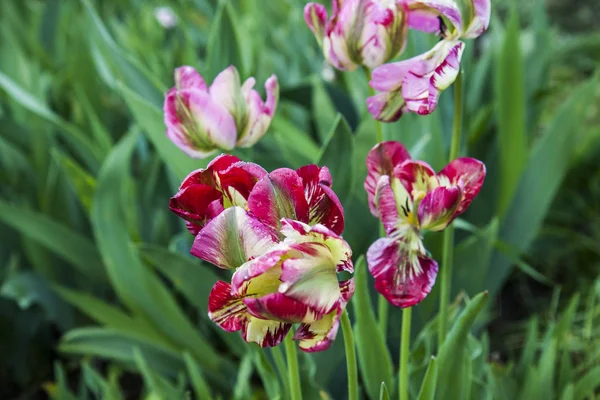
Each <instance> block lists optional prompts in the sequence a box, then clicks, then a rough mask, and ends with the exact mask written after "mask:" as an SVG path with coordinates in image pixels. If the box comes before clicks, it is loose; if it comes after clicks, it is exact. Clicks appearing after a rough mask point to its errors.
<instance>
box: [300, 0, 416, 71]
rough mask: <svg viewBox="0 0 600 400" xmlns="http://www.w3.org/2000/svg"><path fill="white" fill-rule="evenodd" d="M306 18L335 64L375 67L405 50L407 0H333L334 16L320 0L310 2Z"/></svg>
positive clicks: (344, 66) (337, 65) (348, 67)
mask: <svg viewBox="0 0 600 400" xmlns="http://www.w3.org/2000/svg"><path fill="white" fill-rule="evenodd" d="M304 18H305V20H306V23H307V24H308V27H309V28H310V30H311V31H312V32H313V33H314V34H315V37H316V38H317V41H318V42H319V45H321V46H322V48H323V53H324V55H325V59H326V60H327V61H328V62H329V63H330V64H331V65H332V66H334V67H335V68H337V69H340V70H348V71H352V70H354V69H356V68H358V67H359V66H361V65H363V66H365V67H367V68H375V67H377V66H379V65H381V64H383V63H385V62H387V61H389V60H390V59H392V58H394V57H396V56H397V55H398V54H400V53H401V52H402V50H403V49H404V47H405V45H406V34H407V31H408V23H407V18H406V8H405V4H404V1H394V0H333V10H332V16H331V18H330V19H329V21H327V10H326V9H325V7H324V6H323V5H321V4H317V3H309V4H307V5H306V7H305V8H304Z"/></svg>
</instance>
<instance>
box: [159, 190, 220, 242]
mask: <svg viewBox="0 0 600 400" xmlns="http://www.w3.org/2000/svg"><path fill="white" fill-rule="evenodd" d="M220 199H221V193H220V192H219V191H218V190H216V189H214V188H212V187H210V186H208V185H192V186H188V187H186V188H184V189H182V190H180V191H179V192H177V194H175V196H173V197H171V199H170V200H169V209H170V210H171V211H172V212H173V213H175V214H176V215H178V216H179V217H181V218H183V219H184V220H186V221H187V222H189V223H191V224H192V229H190V231H191V232H192V233H193V234H195V233H197V230H199V229H201V228H202V227H203V226H204V225H206V224H207V223H208V221H210V219H212V218H213V217H214V215H213V214H214V207H215V206H214V205H212V203H213V202H215V201H217V203H219V204H220ZM211 205H212V206H211ZM211 207H212V208H213V209H211ZM194 225H195V227H193V226H194Z"/></svg>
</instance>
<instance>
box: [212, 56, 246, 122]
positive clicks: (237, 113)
mask: <svg viewBox="0 0 600 400" xmlns="http://www.w3.org/2000/svg"><path fill="white" fill-rule="evenodd" d="M208 92H209V93H210V97H211V99H213V101H214V102H215V103H217V104H220V105H221V106H223V107H224V108H225V109H227V111H229V113H230V114H231V115H232V116H233V117H234V118H235V120H236V125H237V128H238V130H240V126H239V122H240V118H244V117H245V114H246V103H245V101H244V99H243V98H242V95H241V94H242V88H241V82H240V75H239V74H238V71H237V69H236V68H235V67H234V66H233V65H230V66H229V67H227V68H226V69H224V70H223V71H221V72H220V73H219V74H218V75H217V76H216V78H215V80H214V81H213V83H212V85H210V88H209V89H208Z"/></svg>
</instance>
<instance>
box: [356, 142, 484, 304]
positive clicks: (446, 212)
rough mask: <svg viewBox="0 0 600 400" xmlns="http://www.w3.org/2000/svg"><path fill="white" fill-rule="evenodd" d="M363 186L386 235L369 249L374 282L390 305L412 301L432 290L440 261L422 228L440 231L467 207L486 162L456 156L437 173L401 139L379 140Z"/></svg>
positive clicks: (372, 153)
mask: <svg viewBox="0 0 600 400" xmlns="http://www.w3.org/2000/svg"><path fill="white" fill-rule="evenodd" d="M367 169H368V175H367V178H366V179H365V190H366V191H367V196H368V199H369V205H370V206H371V212H372V213H373V214H374V215H375V216H377V217H379V218H380V219H381V221H382V223H383V226H384V228H385V232H386V234H387V237H385V238H381V239H378V240H377V241H375V243H373V244H372V245H371V247H370V248H369V250H368V252H367V263H368V265H369V270H370V272H371V274H372V275H373V277H374V278H375V288H376V289H377V291H378V292H379V293H381V294H382V295H383V296H384V297H385V298H386V299H387V300H388V301H389V302H390V303H391V304H392V305H394V306H397V307H402V308H405V307H411V306H413V305H415V304H417V303H419V302H420V301H422V300H423V299H424V298H425V297H426V296H427V294H429V292H430V291H431V288H432V287H433V284H434V283H435V279H436V276H437V271H438V265H437V262H436V261H435V260H434V259H432V258H431V257H430V256H429V254H428V252H427V250H426V249H425V247H424V246H423V242H422V232H423V231H426V230H429V231H441V230H443V229H445V228H446V227H447V226H448V225H449V224H450V223H451V222H452V221H453V220H454V218H456V217H457V216H459V215H460V214H462V213H463V212H465V211H466V210H467V208H468V207H469V205H470V204H471V202H472V201H473V198H474V197H475V196H476V195H477V194H478V193H479V190H480V189H481V186H482V185H483V181H484V178H485V172H486V170H485V165H484V164H483V163H482V162H481V161H478V160H475V159H473V158H458V159H456V160H454V161H452V162H451V163H450V164H448V165H447V166H446V167H444V168H443V169H442V170H441V171H440V172H439V173H437V174H436V172H435V171H434V170H433V169H432V168H431V167H430V166H429V165H428V164H427V163H425V162H423V161H415V160H412V159H411V157H410V155H409V153H408V152H407V151H406V149H405V148H404V146H403V145H402V144H401V143H399V142H383V143H379V144H377V145H376V146H375V147H374V148H373V149H372V150H371V151H370V152H369V155H368V156H367Z"/></svg>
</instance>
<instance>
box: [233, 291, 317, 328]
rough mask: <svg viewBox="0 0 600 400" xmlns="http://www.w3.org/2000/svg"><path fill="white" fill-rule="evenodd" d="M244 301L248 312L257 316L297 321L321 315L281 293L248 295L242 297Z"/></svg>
mask: <svg viewBox="0 0 600 400" xmlns="http://www.w3.org/2000/svg"><path fill="white" fill-rule="evenodd" d="M244 303H245V304H246V307H248V312H249V313H250V314H251V315H253V316H255V317H257V318H263V319H271V320H275V321H283V322H289V323H298V322H312V321H314V320H317V319H320V318H321V317H322V314H320V313H318V312H317V311H316V310H315V309H313V308H312V307H310V306H308V305H306V304H304V303H303V302H301V301H298V300H294V299H292V298H290V297H288V296H286V295H285V294H282V293H272V294H268V295H266V296H262V297H248V298H245V299H244Z"/></svg>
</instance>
